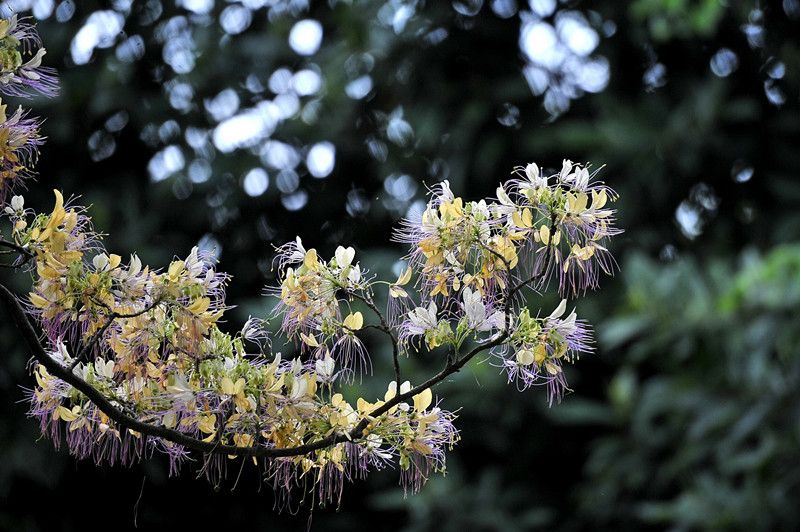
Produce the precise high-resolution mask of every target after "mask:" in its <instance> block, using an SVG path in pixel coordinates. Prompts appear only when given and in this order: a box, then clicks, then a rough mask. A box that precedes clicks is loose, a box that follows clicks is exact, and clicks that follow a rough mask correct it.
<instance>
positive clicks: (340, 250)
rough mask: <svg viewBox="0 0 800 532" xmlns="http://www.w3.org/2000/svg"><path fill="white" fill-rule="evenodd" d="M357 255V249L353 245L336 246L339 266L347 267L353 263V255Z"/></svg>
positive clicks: (335, 255)
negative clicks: (345, 246)
mask: <svg viewBox="0 0 800 532" xmlns="http://www.w3.org/2000/svg"><path fill="white" fill-rule="evenodd" d="M355 256H356V250H355V249H353V248H352V247H347V248H344V247H342V246H339V247H337V248H336V253H335V254H334V257H335V258H336V265H337V266H338V267H339V268H342V269H345V268H347V267H348V266H350V264H352V263H353V257H355Z"/></svg>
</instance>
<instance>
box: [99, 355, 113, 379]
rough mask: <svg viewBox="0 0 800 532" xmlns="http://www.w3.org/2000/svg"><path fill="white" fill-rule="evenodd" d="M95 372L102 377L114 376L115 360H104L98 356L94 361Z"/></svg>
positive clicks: (109, 377) (110, 377)
mask: <svg viewBox="0 0 800 532" xmlns="http://www.w3.org/2000/svg"><path fill="white" fill-rule="evenodd" d="M94 372H95V374H96V375H99V376H101V377H105V378H107V379H113V378H114V361H113V360H105V361H104V360H103V359H101V358H98V359H96V360H95V361H94Z"/></svg>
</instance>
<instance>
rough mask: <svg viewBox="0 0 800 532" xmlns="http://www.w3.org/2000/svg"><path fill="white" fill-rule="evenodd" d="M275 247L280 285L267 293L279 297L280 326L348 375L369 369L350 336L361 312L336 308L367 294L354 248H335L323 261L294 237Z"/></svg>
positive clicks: (361, 317) (357, 343)
mask: <svg viewBox="0 0 800 532" xmlns="http://www.w3.org/2000/svg"><path fill="white" fill-rule="evenodd" d="M277 251H278V253H277V255H276V258H275V261H276V263H277V264H278V265H279V268H280V269H281V272H280V285H279V286H277V287H270V288H268V289H267V292H268V293H271V294H274V295H276V296H278V297H279V300H280V301H279V303H278V305H276V307H275V312H274V314H275V316H280V317H281V318H282V330H283V331H284V332H285V333H286V335H287V336H288V337H289V338H290V339H294V340H297V341H299V342H300V344H301V346H302V348H303V350H307V349H311V350H313V351H314V356H315V357H316V358H317V359H318V360H319V359H324V358H325V357H330V356H332V357H333V358H335V359H337V360H339V361H340V364H341V366H342V368H343V370H344V371H345V372H346V376H347V377H348V378H349V379H352V377H353V376H354V375H355V374H361V373H364V372H366V371H369V370H370V369H371V362H370V360H369V357H368V354H367V351H366V348H365V347H364V344H363V343H362V342H361V340H359V338H358V336H356V333H357V332H358V331H360V330H361V328H362V327H363V326H364V315H363V314H362V313H361V312H360V311H357V310H356V311H350V310H349V308H348V312H347V313H343V312H342V307H343V306H347V307H349V304H350V301H351V299H352V297H353V295H354V294H355V295H358V296H359V297H362V298H365V297H371V294H370V292H369V289H368V287H369V278H368V276H367V273H368V272H366V271H362V270H361V265H360V264H358V263H357V262H354V259H355V250H354V249H353V248H352V247H347V248H345V247H343V246H339V247H337V248H336V252H335V253H334V256H333V257H332V258H331V259H330V260H328V261H324V260H322V259H320V257H319V255H318V254H317V250H316V249H313V248H312V249H309V250H306V249H305V248H304V247H303V242H302V240H300V238H299V237H298V238H297V239H296V240H295V241H294V242H290V243H287V244H284V245H283V246H281V247H280V248H278V250H277ZM344 296H347V297H344Z"/></svg>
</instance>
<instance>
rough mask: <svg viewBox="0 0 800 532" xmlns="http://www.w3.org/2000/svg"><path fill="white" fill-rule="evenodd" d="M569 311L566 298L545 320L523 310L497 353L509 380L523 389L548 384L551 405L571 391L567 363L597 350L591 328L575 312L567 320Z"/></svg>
mask: <svg viewBox="0 0 800 532" xmlns="http://www.w3.org/2000/svg"><path fill="white" fill-rule="evenodd" d="M566 310H567V300H566V299H562V300H561V303H560V304H559V305H558V307H557V308H556V309H555V310H554V311H553V312H552V313H551V314H550V315H549V316H547V317H545V318H534V317H532V316H531V314H530V310H528V309H527V308H525V309H522V311H520V313H519V315H518V316H517V317H516V319H515V320H514V321H515V323H514V326H513V328H512V330H513V332H512V333H511V335H510V338H509V341H508V343H507V344H506V345H504V346H503V347H502V348H500V349H498V350H497V352H498V354H499V355H500V357H501V365H502V367H503V368H505V370H506V371H507V372H508V379H509V381H514V382H516V383H517V385H518V387H519V388H520V389H523V390H524V389H525V388H528V387H529V386H532V385H535V384H545V385H547V388H548V397H549V400H550V403H551V404H552V402H553V400H555V399H558V398H560V396H561V395H562V394H563V393H564V390H565V389H566V388H567V382H566V379H565V377H564V370H563V368H562V365H563V363H564V362H574V361H575V360H577V359H578V358H579V356H580V354H581V353H590V352H592V351H593V347H592V341H591V331H590V329H589V327H588V325H587V324H586V322H584V321H583V320H579V319H577V314H576V313H575V310H574V309H573V310H572V312H570V314H569V315H568V316H567V317H565V318H564V317H563V316H564V314H565V313H566ZM509 354H511V355H512V356H508V355H509Z"/></svg>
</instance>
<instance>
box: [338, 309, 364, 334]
mask: <svg viewBox="0 0 800 532" xmlns="http://www.w3.org/2000/svg"><path fill="white" fill-rule="evenodd" d="M342 324H343V325H344V326H345V327H346V328H347V329H349V330H351V331H358V330H360V329H361V327H363V326H364V316H363V314H361V313H360V312H354V313H352V314H348V315H347V317H346V318H345V319H344V322H342Z"/></svg>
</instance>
